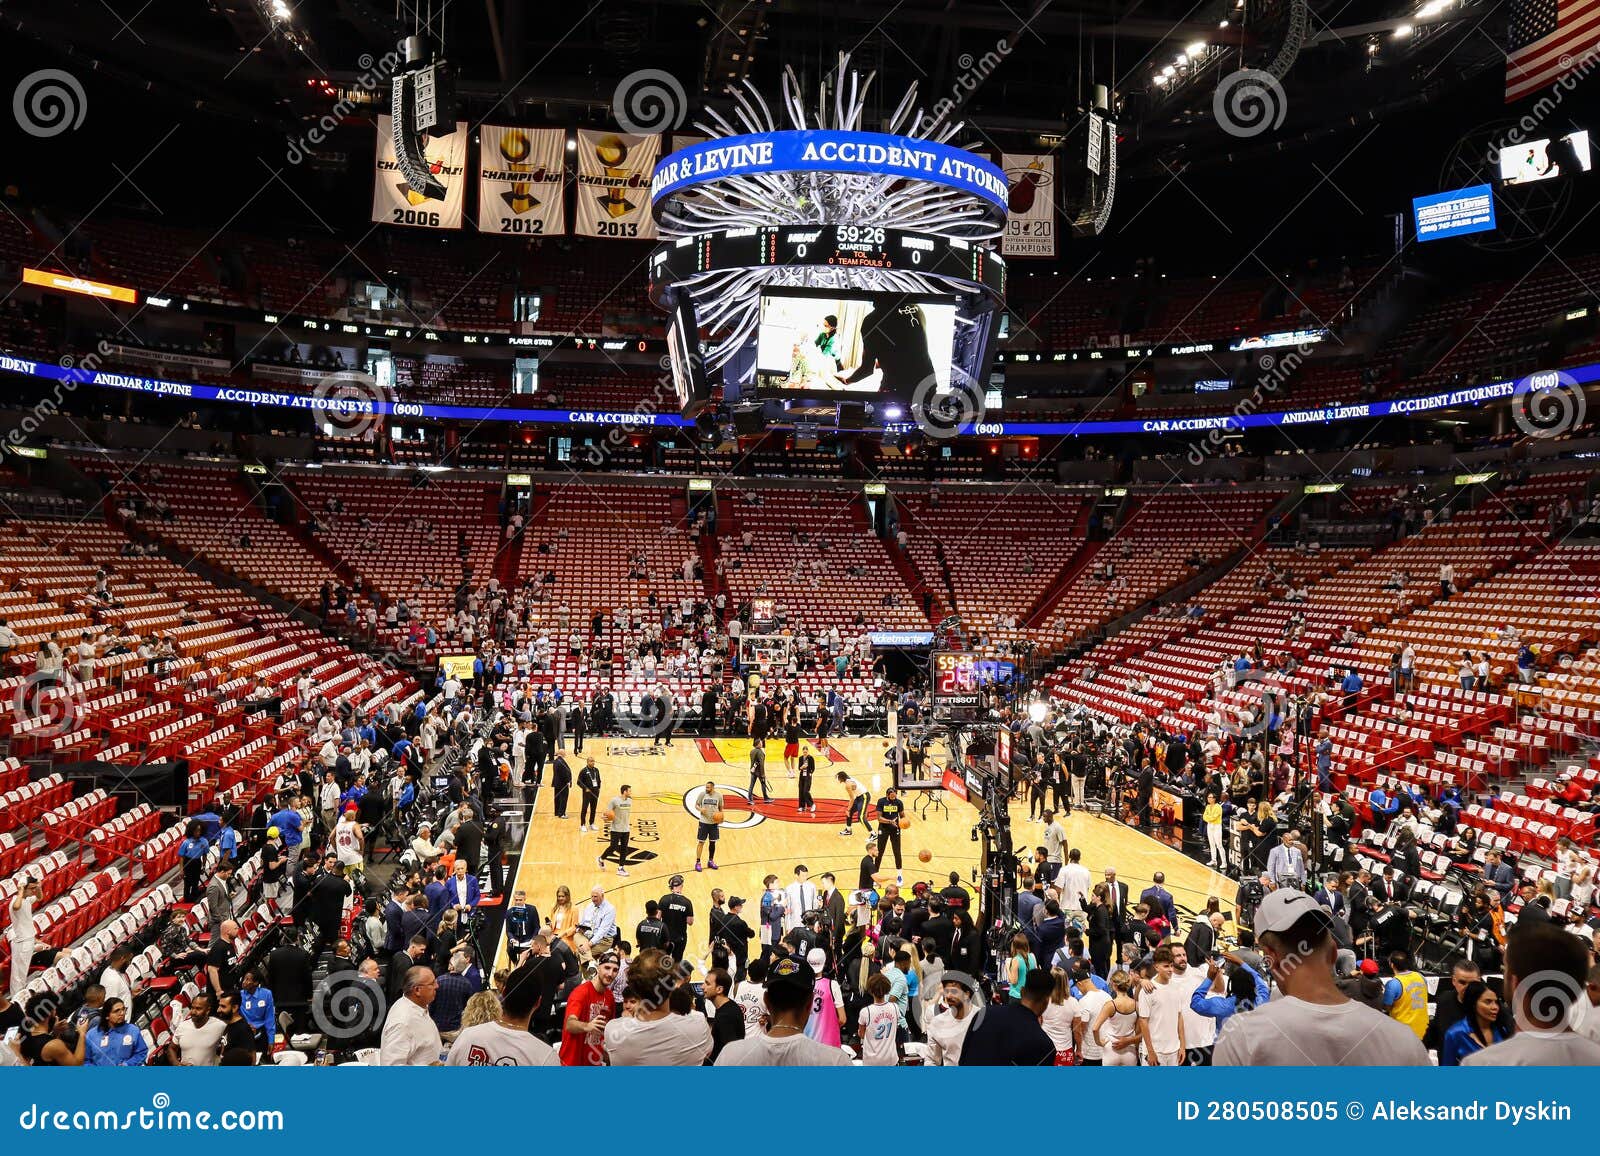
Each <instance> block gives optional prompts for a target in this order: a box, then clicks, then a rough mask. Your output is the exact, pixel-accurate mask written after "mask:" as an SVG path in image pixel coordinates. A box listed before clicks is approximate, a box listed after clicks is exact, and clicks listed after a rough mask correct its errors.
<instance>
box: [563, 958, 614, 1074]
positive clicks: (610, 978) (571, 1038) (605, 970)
mask: <svg viewBox="0 0 1600 1156" xmlns="http://www.w3.org/2000/svg"><path fill="white" fill-rule="evenodd" d="M595 963H596V966H595V973H594V978H593V979H592V980H590V981H589V982H588V983H584V984H579V985H578V987H577V988H576V989H574V991H573V993H572V995H571V996H569V997H568V998H567V1018H566V1021H565V1023H564V1024H563V1025H562V1029H561V1063H562V1064H563V1065H564V1066H566V1067H569V1068H596V1067H599V1066H600V1061H601V1059H602V1058H603V1056H604V1055H605V1045H604V1043H603V1041H604V1039H605V1030H606V1021H607V1020H609V1019H610V1018H611V1017H612V1016H613V1015H615V1014H616V1011H617V1006H616V1001H615V1000H614V999H612V997H611V985H612V984H614V983H615V982H616V981H617V967H618V964H617V957H616V956H615V955H613V954H612V953H611V952H609V951H608V952H606V953H605V954H604V955H602V956H601V957H600V958H599V959H598V960H596V961H595Z"/></svg>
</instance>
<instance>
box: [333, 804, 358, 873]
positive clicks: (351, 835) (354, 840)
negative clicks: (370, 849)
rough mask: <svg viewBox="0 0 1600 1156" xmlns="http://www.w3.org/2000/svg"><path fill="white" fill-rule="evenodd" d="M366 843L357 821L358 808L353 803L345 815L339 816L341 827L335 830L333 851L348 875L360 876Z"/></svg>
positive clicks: (346, 809) (347, 808) (345, 811)
mask: <svg viewBox="0 0 1600 1156" xmlns="http://www.w3.org/2000/svg"><path fill="white" fill-rule="evenodd" d="M365 842H366V841H365V840H364V839H363V838H362V835H361V824H360V822H358V821H357V819H356V807H355V804H354V803H352V804H351V805H350V806H348V807H346V808H345V809H344V814H343V815H341V816H339V825H338V826H337V827H335V828H334V829H333V849H334V851H335V852H336V853H337V854H338V856H339V866H340V867H341V868H343V870H344V873H345V874H346V875H357V874H360V872H361V860H362V857H363V855H364V854H365V853H366V846H365Z"/></svg>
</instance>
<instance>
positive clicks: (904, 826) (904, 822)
mask: <svg viewBox="0 0 1600 1156" xmlns="http://www.w3.org/2000/svg"><path fill="white" fill-rule="evenodd" d="M910 826H911V820H910V819H904V818H903V819H901V820H900V829H901V830H902V831H904V830H906V829H907V828H909V827H910Z"/></svg>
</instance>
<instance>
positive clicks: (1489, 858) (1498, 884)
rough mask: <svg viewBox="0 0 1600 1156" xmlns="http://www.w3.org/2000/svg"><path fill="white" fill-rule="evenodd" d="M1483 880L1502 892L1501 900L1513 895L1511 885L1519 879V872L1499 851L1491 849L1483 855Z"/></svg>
mask: <svg viewBox="0 0 1600 1156" xmlns="http://www.w3.org/2000/svg"><path fill="white" fill-rule="evenodd" d="M1483 881H1484V882H1485V883H1487V884H1488V885H1489V886H1491V887H1493V888H1494V889H1495V890H1496V891H1498V892H1500V899H1501V902H1504V901H1505V900H1506V899H1508V898H1509V897H1510V895H1511V887H1512V884H1514V883H1515V882H1516V881H1517V873H1516V872H1515V871H1513V870H1512V869H1511V864H1509V863H1507V862H1506V861H1505V857H1504V856H1502V855H1501V854H1500V852H1498V851H1490V852H1489V853H1488V854H1487V855H1485V856H1484V857H1483Z"/></svg>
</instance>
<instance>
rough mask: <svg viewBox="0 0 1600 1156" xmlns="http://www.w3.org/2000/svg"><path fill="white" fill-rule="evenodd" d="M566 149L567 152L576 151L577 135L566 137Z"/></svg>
mask: <svg viewBox="0 0 1600 1156" xmlns="http://www.w3.org/2000/svg"><path fill="white" fill-rule="evenodd" d="M567 151H568V152H569V153H575V152H577V151H578V138H577V137H571V136H569V137H568V138H567Z"/></svg>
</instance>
